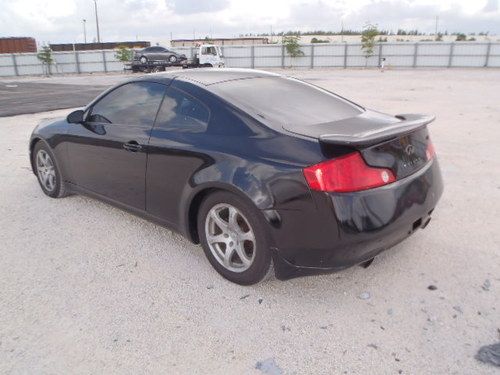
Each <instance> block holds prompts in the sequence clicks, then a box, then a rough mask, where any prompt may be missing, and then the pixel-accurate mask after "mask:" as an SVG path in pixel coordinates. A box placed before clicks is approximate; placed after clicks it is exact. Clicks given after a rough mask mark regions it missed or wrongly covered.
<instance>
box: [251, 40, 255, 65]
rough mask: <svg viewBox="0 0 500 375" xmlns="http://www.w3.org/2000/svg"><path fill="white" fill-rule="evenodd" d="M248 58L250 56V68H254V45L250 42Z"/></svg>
mask: <svg viewBox="0 0 500 375" xmlns="http://www.w3.org/2000/svg"><path fill="white" fill-rule="evenodd" d="M250 58H251V60H252V61H251V62H250V66H251V67H252V69H254V68H255V46H254V45H253V44H252V46H251V47H250Z"/></svg>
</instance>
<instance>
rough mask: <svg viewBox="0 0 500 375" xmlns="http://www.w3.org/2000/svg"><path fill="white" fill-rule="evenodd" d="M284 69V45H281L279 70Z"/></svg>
mask: <svg viewBox="0 0 500 375" xmlns="http://www.w3.org/2000/svg"><path fill="white" fill-rule="evenodd" d="M284 68H285V45H284V44H282V45H281V69H284Z"/></svg>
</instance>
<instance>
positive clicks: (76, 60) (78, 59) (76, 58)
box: [75, 51, 82, 74]
mask: <svg viewBox="0 0 500 375" xmlns="http://www.w3.org/2000/svg"><path fill="white" fill-rule="evenodd" d="M75 65H76V72H77V73H78V74H80V73H81V72H82V71H81V70H80V58H79V57H78V51H75Z"/></svg>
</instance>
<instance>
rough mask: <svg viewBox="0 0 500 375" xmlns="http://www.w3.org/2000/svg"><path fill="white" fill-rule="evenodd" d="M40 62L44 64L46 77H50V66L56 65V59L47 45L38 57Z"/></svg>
mask: <svg viewBox="0 0 500 375" xmlns="http://www.w3.org/2000/svg"><path fill="white" fill-rule="evenodd" d="M36 57H37V58H38V60H40V61H41V62H42V67H43V71H44V73H45V75H47V76H49V75H50V73H51V72H50V66H51V65H52V64H53V63H54V59H53V57H52V50H51V49H50V47H49V46H47V45H45V46H43V47H42V49H41V50H40V51H39V52H38V54H37V55H36Z"/></svg>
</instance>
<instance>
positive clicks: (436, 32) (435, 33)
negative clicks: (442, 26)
mask: <svg viewBox="0 0 500 375" xmlns="http://www.w3.org/2000/svg"><path fill="white" fill-rule="evenodd" d="M438 23H439V16H436V30H435V32H434V35H435V36H436V38H437V35H438Z"/></svg>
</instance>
